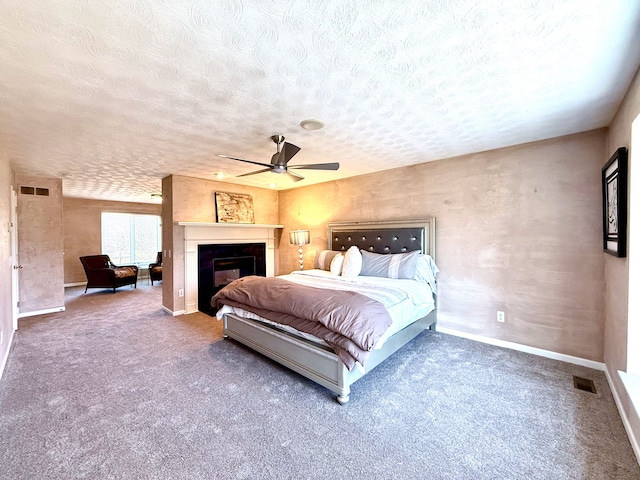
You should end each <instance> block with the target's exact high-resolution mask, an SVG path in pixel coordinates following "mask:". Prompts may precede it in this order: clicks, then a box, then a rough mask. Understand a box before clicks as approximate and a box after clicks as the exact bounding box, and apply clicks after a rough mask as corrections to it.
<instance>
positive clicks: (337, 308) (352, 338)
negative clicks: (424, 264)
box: [211, 276, 391, 370]
mask: <svg viewBox="0 0 640 480" xmlns="http://www.w3.org/2000/svg"><path fill="white" fill-rule="evenodd" d="M217 302H220V303H222V304H225V305H229V306H232V307H239V308H243V309H244V310H247V311H249V312H253V313H255V314H256V315H259V316H261V317H264V318H266V319H268V320H271V321H272V322H276V323H280V324H283V325H289V326H291V327H293V328H295V329H297V330H300V331H302V332H305V333H309V334H311V335H314V336H316V337H318V338H321V339H323V340H324V341H325V342H327V344H329V345H330V346H331V348H333V349H334V350H335V352H336V354H337V355H338V356H339V357H340V359H341V360H342V362H343V363H344V364H345V366H346V367H347V368H348V369H349V370H351V369H352V368H353V367H354V365H355V363H356V362H359V363H360V364H362V365H364V362H365V360H366V358H367V356H368V354H369V352H370V351H371V349H372V348H373V347H374V346H375V345H376V342H377V341H378V340H379V339H380V337H382V335H383V334H384V332H385V331H386V330H387V328H389V326H390V325H391V317H390V316H389V313H388V312H387V310H386V309H385V308H384V306H383V305H382V303H380V302H378V301H377V300H373V299H371V298H368V297H366V296H364V295H361V294H359V293H356V292H350V291H340V290H327V289H321V288H315V287H309V286H306V285H298V284H296V283H293V282H289V281H287V280H281V279H279V278H271V277H269V278H265V277H258V276H248V277H242V278H240V279H238V280H235V281H233V282H231V283H230V284H229V285H227V286H226V287H224V288H223V289H222V290H220V291H219V292H218V293H217V294H216V295H215V296H214V297H213V298H212V299H211V305H212V306H213V307H215V306H216V305H217Z"/></svg>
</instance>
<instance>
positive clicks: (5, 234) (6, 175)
mask: <svg viewBox="0 0 640 480" xmlns="http://www.w3.org/2000/svg"><path fill="white" fill-rule="evenodd" d="M12 183H13V171H12V170H11V165H10V164H9V159H8V158H7V155H6V154H5V152H4V150H3V149H2V145H0V225H2V228H0V331H1V332H2V341H1V342H0V376H1V375H2V371H3V370H4V365H5V362H6V359H7V357H8V355H9V348H10V347H11V339H12V336H13V318H12V308H11V292H12V283H11V272H12V262H11V261H10V256H11V234H10V232H9V229H8V228H5V227H6V226H9V223H10V222H11V185H12Z"/></svg>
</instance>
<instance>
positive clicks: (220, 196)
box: [215, 192, 255, 223]
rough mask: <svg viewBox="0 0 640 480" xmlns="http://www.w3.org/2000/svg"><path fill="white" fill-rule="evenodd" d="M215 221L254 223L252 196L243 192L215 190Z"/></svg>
mask: <svg viewBox="0 0 640 480" xmlns="http://www.w3.org/2000/svg"><path fill="white" fill-rule="evenodd" d="M215 202H216V222H219V223H254V221H255V220H254V216H253V198H252V197H251V195H246V194H243V193H229V192H215Z"/></svg>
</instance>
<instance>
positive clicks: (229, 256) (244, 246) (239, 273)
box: [198, 243, 266, 316]
mask: <svg viewBox="0 0 640 480" xmlns="http://www.w3.org/2000/svg"><path fill="white" fill-rule="evenodd" d="M265 253H266V245H265V244H264V243H233V244H212V245H198V310H200V311H201V312H204V313H207V314H209V315H212V316H213V315H215V312H216V309H215V308H213V307H211V297H212V296H213V295H215V294H216V293H217V292H218V290H220V289H221V288H223V287H224V286H225V285H227V284H229V283H230V282H232V281H233V280H235V279H238V278H240V277H244V276H247V275H261V276H263V277H264V276H266V259H265Z"/></svg>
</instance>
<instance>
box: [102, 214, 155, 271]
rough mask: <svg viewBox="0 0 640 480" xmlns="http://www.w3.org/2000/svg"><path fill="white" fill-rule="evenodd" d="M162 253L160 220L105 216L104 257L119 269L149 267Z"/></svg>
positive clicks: (150, 216)
mask: <svg viewBox="0 0 640 480" xmlns="http://www.w3.org/2000/svg"><path fill="white" fill-rule="evenodd" d="M161 250H162V225H161V223H160V216H158V215H134V214H130V213H114V212H102V253H104V254H106V255H109V258H111V261H112V262H113V263H115V264H116V265H131V264H136V265H140V264H147V263H150V262H153V261H155V259H156V256H157V255H158V252H159V251H161Z"/></svg>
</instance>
